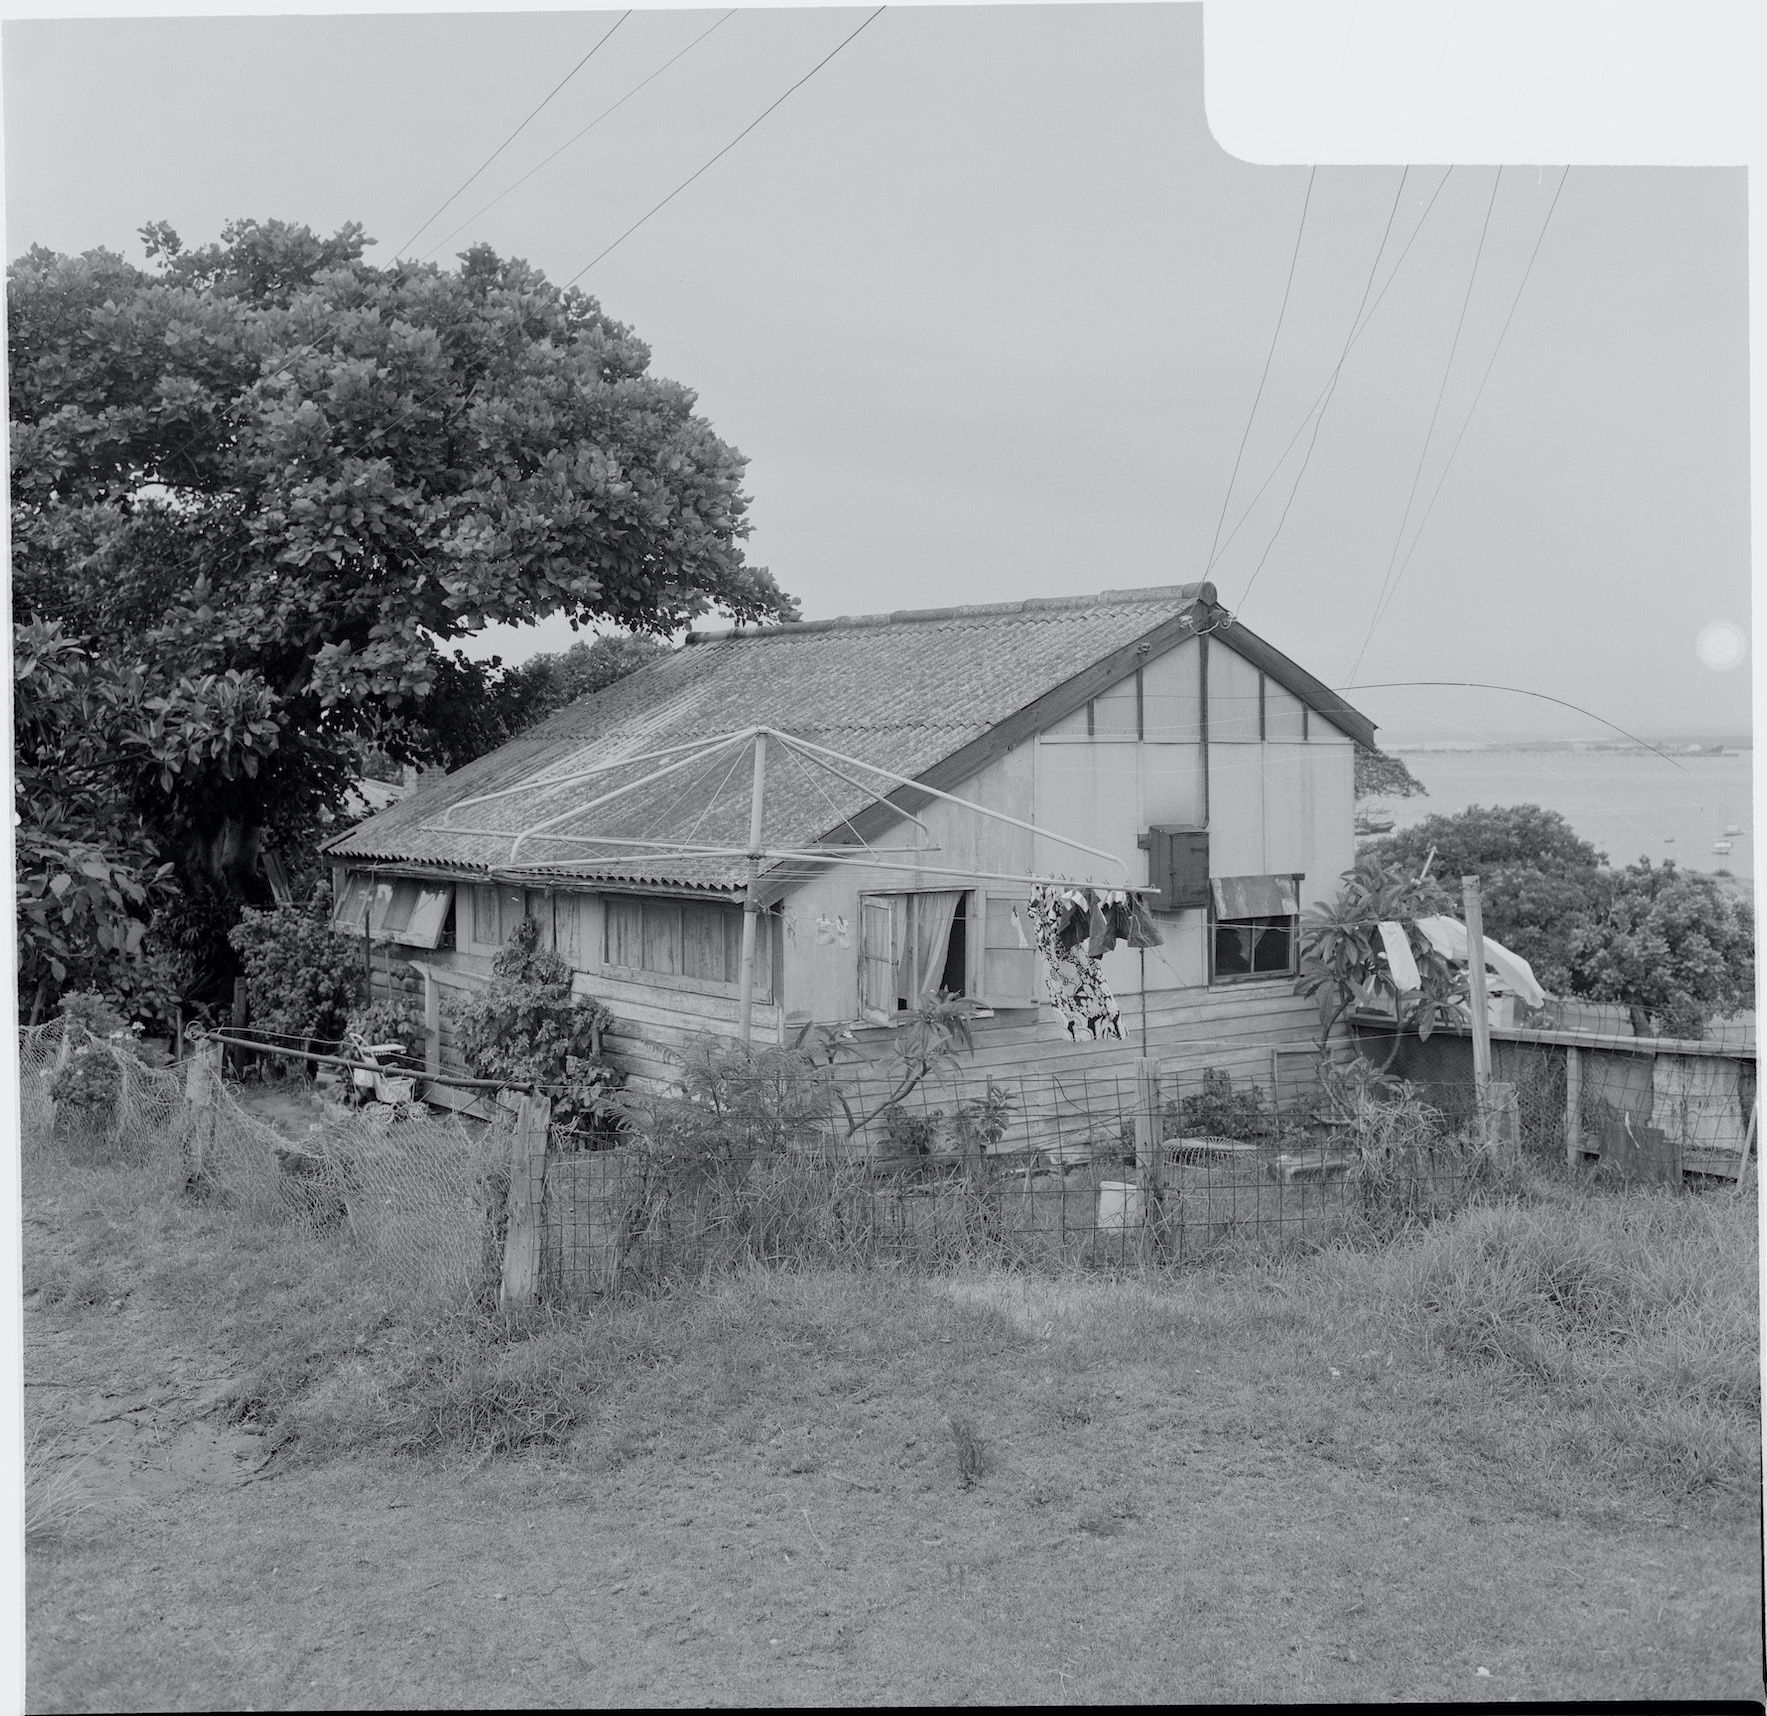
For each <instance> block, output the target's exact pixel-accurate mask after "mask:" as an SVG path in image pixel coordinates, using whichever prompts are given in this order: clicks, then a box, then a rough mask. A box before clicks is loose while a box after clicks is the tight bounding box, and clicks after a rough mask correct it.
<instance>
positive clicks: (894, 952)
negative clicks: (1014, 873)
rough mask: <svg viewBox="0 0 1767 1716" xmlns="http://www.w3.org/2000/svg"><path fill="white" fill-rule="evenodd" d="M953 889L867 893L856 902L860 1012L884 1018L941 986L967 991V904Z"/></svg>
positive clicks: (960, 992) (906, 1008)
mask: <svg viewBox="0 0 1767 1716" xmlns="http://www.w3.org/2000/svg"><path fill="white" fill-rule="evenodd" d="M971 900H972V896H971V895H969V894H966V893H963V892H960V891H957V890H954V889H940V890H938V891H936V892H932V893H921V894H866V895H864V896H862V897H861V899H860V901H859V1012H860V1016H861V1017H863V1018H866V1019H873V1020H878V1021H884V1020H888V1019H892V1018H894V1017H895V1015H896V1014H898V1013H905V1012H908V1011H910V1010H911V1009H912V1008H915V1007H918V1006H919V1005H920V1004H921V1003H922V1002H923V1001H930V1000H931V999H932V998H933V996H935V995H937V994H938V992H939V991H940V990H941V989H943V990H946V991H948V992H949V993H951V994H953V995H967V994H969V993H971V985H970V972H969V922H970V918H969V908H970V904H971Z"/></svg>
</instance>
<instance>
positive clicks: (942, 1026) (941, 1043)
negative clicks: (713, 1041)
mask: <svg viewBox="0 0 1767 1716" xmlns="http://www.w3.org/2000/svg"><path fill="white" fill-rule="evenodd" d="M974 1014H975V1007H974V1005H973V1004H972V1003H971V1002H969V1001H966V1000H964V999H963V998H962V997H961V996H957V995H952V994H950V993H949V992H948V991H946V990H943V989H941V990H940V991H939V993H938V994H937V995H935V996H934V997H933V998H932V1000H930V1001H923V1002H922V1003H921V1004H920V1005H919V1006H918V1007H916V1008H914V1009H913V1011H912V1012H908V1013H904V1014H902V1015H901V1022H900V1023H899V1025H898V1026H897V1028H896V1030H895V1033H894V1035H893V1037H892V1039H891V1042H890V1053H889V1058H888V1059H887V1060H884V1061H882V1062H881V1063H880V1062H875V1061H874V1062H870V1063H869V1066H870V1068H871V1069H872V1070H876V1071H880V1072H882V1073H883V1075H884V1082H885V1085H886V1087H887V1088H886V1094H885V1095H884V1098H883V1100H882V1101H881V1102H874V1103H872V1104H871V1106H870V1107H867V1106H866V1104H865V1102H864V1100H860V1101H859V1102H857V1103H855V1102H854V1101H853V1099H852V1098H851V1096H849V1094H848V1093H847V1092H846V1091H845V1090H844V1089H843V1088H842V1087H841V1084H840V1082H839V1081H838V1080H835V1081H833V1082H832V1083H831V1087H830V1088H831V1090H832V1093H833V1096H834V1100H835V1102H836V1103H837V1104H838V1105H839V1107H840V1110H841V1115H842V1118H843V1121H844V1125H845V1136H846V1137H847V1138H849V1139H852V1138H856V1137H858V1136H859V1134H860V1133H862V1132H863V1131H864V1130H865V1128H866V1127H868V1126H870V1125H871V1124H872V1123H873V1122H874V1121H877V1120H880V1119H881V1118H882V1117H883V1116H884V1115H885V1114H887V1113H889V1111H890V1110H891V1109H899V1108H900V1107H901V1106H902V1104H903V1103H904V1102H906V1101H907V1100H908V1098H909V1097H910V1096H912V1095H913V1094H914V1092H915V1091H917V1090H918V1089H919V1088H920V1087H921V1086H922V1085H923V1084H924V1083H925V1082H926V1081H927V1080H928V1079H929V1078H931V1077H932V1076H933V1074H934V1073H938V1072H944V1071H947V1070H949V1069H951V1068H953V1067H955V1066H956V1065H957V1064H958V1056H959V1055H960V1054H973V1053H974V1052H975V1046H976V1045H975V1035H974V1033H973V1032H972V1031H971V1029H970V1021H971V1019H972V1018H973V1017H974ZM801 1040H802V1041H803V1042H804V1043H805V1045H806V1047H808V1046H810V1045H811V1044H814V1045H816V1052H818V1053H819V1054H820V1055H821V1056H822V1057H823V1058H824V1059H825V1060H826V1062H827V1063H828V1065H829V1066H830V1067H833V1066H834V1065H835V1064H836V1062H837V1060H838V1058H839V1055H840V1052H841V1050H842V1049H843V1048H844V1047H845V1043H844V1042H842V1041H840V1040H837V1039H832V1038H829V1037H827V1036H826V1035H824V1034H823V1033H821V1032H818V1031H817V1030H816V1029H815V1028H814V1027H810V1028H808V1029H807V1030H806V1031H805V1032H804V1033H803V1034H802V1037H801Z"/></svg>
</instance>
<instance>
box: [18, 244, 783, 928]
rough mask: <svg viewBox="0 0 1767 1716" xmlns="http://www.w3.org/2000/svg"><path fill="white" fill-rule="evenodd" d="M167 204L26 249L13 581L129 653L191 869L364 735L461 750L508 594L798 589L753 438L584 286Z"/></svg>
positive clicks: (584, 604)
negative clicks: (670, 369) (754, 508)
mask: <svg viewBox="0 0 1767 1716" xmlns="http://www.w3.org/2000/svg"><path fill="white" fill-rule="evenodd" d="M142 236H143V238H144V239H145V240H146V243H147V252H148V256H149V259H150V266H149V267H147V268H141V267H137V266H136V265H134V264H133V263H130V262H128V261H126V260H125V259H124V258H122V257H121V256H119V255H116V254H114V253H111V252H108V251H102V250H99V251H91V252H88V253H86V254H85V255H83V256H77V257H72V256H62V255H56V254H54V253H52V252H50V251H47V250H44V249H42V248H33V249H32V250H31V251H29V252H28V253H27V254H26V255H25V256H23V257H22V258H21V259H19V260H18V261H17V262H16V263H14V264H13V265H12V267H11V269H10V270H9V274H8V312H9V325H8V342H9V343H8V355H9V359H10V363H9V383H10V406H11V418H12V474H13V486H12V545H13V579H14V583H13V604H14V616H15V619H16V620H18V621H19V622H21V623H22V624H24V625H26V626H32V625H37V626H43V627H49V626H55V627H59V635H60V636H61V637H62V638H64V639H65V640H68V641H69V642H70V643H71V644H74V645H76V646H77V647H79V648H81V649H83V650H84V651H85V652H86V655H87V657H88V659H90V660H91V661H93V662H96V663H100V664H103V666H104V669H105V670H106V672H109V673H112V674H115V675H116V676H118V677H119V679H122V680H126V681H127V682H128V693H127V695H126V696H125V697H123V698H122V699H121V701H120V703H119V705H118V710H119V722H120V725H119V730H118V731H117V732H116V733H115V734H114V735H113V738H114V742H112V743H108V744H107V746H106V747H105V752H106V758H107V760H108V761H109V762H110V763H111V764H112V765H113V768H114V792H115V794H116V796H118V797H120V798H121V799H122V800H124V801H126V802H127V804H128V806H129V808H130V810H131V811H132V812H133V813H134V814H135V815H137V816H138V817H139V818H140V819H141V821H142V825H143V827H144V828H145V829H146V830H147V831H148V832H149V834H150V835H151V838H152V840H153V841H154V843H155V845H156V848H157V850H158V851H159V853H161V854H162V855H163V856H165V857H167V858H171V859H174V860H175V861H176V863H177V865H178V867H179V872H180V878H181V880H182V881H183V883H184V884H185V886H186V889H187V891H191V892H195V893H203V892H205V891H206V892H207V893H208V894H211V895H219V896H220V897H221V898H222V899H223V901H231V902H233V903H234V904H235V905H236V904H237V902H238V900H239V899H240V898H242V897H247V896H249V895H250V894H251V893H252V892H253V882H252V877H253V874H254V872H255V869H256V861H257V855H258V851H259V848H260V846H261V844H262V842H263V841H264V839H265V838H266V836H270V837H276V838H280V839H282V840H284V841H294V840H299V839H301V838H303V837H305V836H306V835H307V833H308V832H309V831H310V830H311V828H312V826H313V824H314V821H315V819H316V818H317V817H319V816H320V815H321V813H322V812H323V811H324V810H326V809H327V808H328V807H331V806H335V805H336V804H337V803H339V802H340V800H341V798H342V795H343V792H344V790H345V788H346V786H347V782H348V777H349V774H350V771H351V766H352V762H353V759H354V757H355V755H356V753H357V750H358V749H359V747H360V745H361V744H363V743H373V744H377V745H379V746H380V747H382V748H383V749H385V750H386V751H387V752H388V753H389V754H391V755H392V756H394V757H395V758H397V759H399V760H413V761H417V760H429V759H435V760H449V757H450V753H451V751H454V750H456V749H458V742H459V738H460V734H461V732H462V730H463V729H464V730H469V731H470V730H471V729H472V727H473V721H474V719H475V707H476V706H477V705H479V704H482V702H483V700H484V698H485V696H486V695H487V694H488V693H489V691H490V690H491V689H492V687H493V683H494V677H495V676H494V672H493V671H492V670H488V669H486V668H483V667H479V666H475V665H474V664H472V663H469V662H467V661H466V660H465V658H464V657H463V656H461V655H460V654H459V653H458V651H457V649H456V648H455V646H456V645H457V644H458V642H459V641H460V640H461V639H463V638H464V637H466V636H467V635H468V634H470V633H472V632H474V631H476V630H477V629H479V628H480V627H482V626H484V625H486V624H489V623H492V622H497V621H513V622H528V621H535V620H539V619H542V618H544V617H545V616H547V615H549V614H553V613H557V612H561V611H562V612H564V613H566V614H568V615H570V616H571V617H572V618H573V619H575V620H578V621H592V620H611V621H614V622H616V623H618V624H619V625H622V626H624V627H627V628H629V629H631V630H633V631H637V632H641V633H653V634H660V633H667V632H669V631H671V630H673V629H675V628H676V627H677V626H679V625H681V624H682V623H684V622H685V621H687V620H688V619H690V618H692V617H693V616H694V615H696V614H698V613H700V612H703V611H704V610H705V609H707V608H708V607H718V608H722V609H724V610H725V611H727V612H728V613H730V614H731V615H733V616H735V617H736V618H738V619H742V620H749V619H760V618H765V617H779V616H782V615H788V614H789V613H791V612H792V611H793V604H792V603H791V601H790V599H789V598H788V597H786V596H784V595H782V594H781V592H780V591H779V590H778V588H777V587H776V586H775V585H774V583H773V581H772V579H771V578H770V577H769V576H768V574H767V573H766V572H765V571H763V570H760V569H758V568H756V567H753V566H750V565H749V564H748V563H747V562H746V561H745V559H744V556H743V549H742V544H743V540H744V538H745V537H746V535H747V533H748V529H749V526H748V520H747V509H748V499H747V496H746V495H745V494H744V492H743V489H742V475H743V469H744V460H743V458H742V456H741V455H740V454H739V453H737V452H736V451H735V449H733V448H732V447H730V446H728V445H727V444H726V443H724V442H723V441H722V440H720V439H719V438H718V436H717V435H716V434H715V433H714V432H713V431H712V428H711V426H710V425H709V424H708V423H707V422H706V421H705V419H704V418H702V417H700V416H699V415H697V414H696V412H695V410H694V405H695V398H694V395H693V393H692V392H691V391H690V390H689V389H687V388H685V387H683V386H681V385H680V384H678V383H676V382H672V381H668V380H665V379H663V378H661V377H658V376H655V375H652V374H651V373H650V352H649V349H648V348H647V347H646V346H645V345H644V343H643V342H642V341H641V340H640V339H638V338H637V336H636V335H635V334H634V333H633V332H632V331H631V329H629V328H627V327H625V326H623V325H622V324H621V323H619V322H617V321H615V320H613V319H612V318H611V317H609V316H608V315H606V314H605V313H604V312H603V310H602V309H601V307H600V305H599V304H598V303H597V302H596V301H595V300H594V299H593V298H590V297H587V296H585V295H584V294H582V293H580V292H577V291H574V290H566V291H560V290H559V289H558V288H556V287H555V286H553V285H551V284H550V283H549V282H548V281H547V280H546V279H545V278H544V277H543V276H542V275H541V274H539V273H538V272H537V271H535V270H534V269H532V268H530V267H529V266H528V265H527V264H526V263H523V262H520V261H515V260H505V259H501V258H499V257H497V256H496V255H494V254H493V253H492V252H491V251H490V250H488V249H486V248H484V247H480V248H477V249H474V250H472V251H470V252H468V253H466V255H465V256H464V257H463V258H462V260H461V264H460V266H459V267H458V269H455V270H443V269H440V268H437V267H435V266H433V265H418V264H411V263H394V264H392V265H391V266H387V267H376V266H372V265H371V264H370V263H369V262H368V261H367V260H366V258H365V250H366V246H367V243H368V241H367V240H366V239H365V238H364V237H363V234H362V231H361V229H360V228H359V227H357V226H355V225H349V226H345V227H344V228H342V229H341V230H340V231H338V232H337V233H335V234H333V235H332V236H331V237H329V238H323V237H320V236H318V235H317V234H315V233H313V232H311V231H310V230H308V229H307V228H305V227H301V226H291V225H285V224H283V223H281V222H277V221H266V222H257V221H241V222H236V223H234V224H232V225H230V226H228V227H227V228H226V229H225V230H224V231H223V234H222V237H221V240H220V242H219V243H216V244H211V245H208V246H206V247H204V248H201V249H196V250H186V249H185V248H184V246H183V245H182V244H181V243H180V241H179V239H178V237H177V235H176V234H175V233H173V232H172V231H171V230H170V229H169V228H168V227H166V226H165V225H164V224H160V225H156V226H152V227H148V228H145V229H143V235H142ZM20 813H21V815H25V814H27V810H26V807H25V806H23V805H22V804H21V812H20Z"/></svg>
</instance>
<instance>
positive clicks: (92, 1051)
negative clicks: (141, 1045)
mask: <svg viewBox="0 0 1767 1716" xmlns="http://www.w3.org/2000/svg"><path fill="white" fill-rule="evenodd" d="M60 1009H61V1016H62V1018H63V1019H64V1020H65V1021H66V1025H65V1027H64V1028H65V1030H66V1032H67V1037H66V1042H67V1046H68V1050H69V1052H68V1055H67V1058H66V1059H65V1060H63V1061H62V1062H61V1064H60V1065H59V1066H57V1067H56V1068H55V1070H54V1072H53V1073H52V1074H51V1075H50V1079H49V1095H50V1097H51V1098H52V1099H53V1100H54V1102H55V1106H56V1115H57V1118H58V1119H59V1120H60V1121H61V1122H62V1123H63V1124H64V1125H68V1126H72V1127H75V1128H77V1129H80V1130H89V1131H98V1130H101V1129H102V1128H104V1127H105V1126H106V1125H108V1124H109V1122H110V1117H111V1115H112V1113H113V1112H114V1111H115V1108H116V1102H117V1098H118V1097H119V1096H120V1095H121V1094H122V1089H123V1072H122V1067H121V1065H120V1063H119V1060H118V1056H120V1055H128V1056H130V1057H131V1058H138V1057H137V1056H136V1038H135V1033H134V1032H133V1031H132V1030H131V1029H130V1028H129V1026H128V1025H126V1024H125V1023H124V1022H123V1018H122V1015H121V1014H120V1013H118V1012H117V1011H116V1009H115V1008H114V1007H112V1006H111V1005H110V1003H109V1002H108V1001H107V1000H106V999H105V998H104V997H103V996H102V995H100V994H99V993H98V992H97V991H96V990H90V989H87V990H78V991H76V992H75V993H74V994H72V995H64V996H63V997H62V998H61V1003H60Z"/></svg>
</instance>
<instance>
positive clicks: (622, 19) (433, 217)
mask: <svg viewBox="0 0 1767 1716" xmlns="http://www.w3.org/2000/svg"><path fill="white" fill-rule="evenodd" d="M631 16H632V14H631V12H630V11H625V12H622V13H621V14H620V15H619V17H617V18H616V19H615V20H614V22H613V28H612V29H610V30H609V31H608V32H607V35H605V36H603V37H602V38H601V40H600V41H599V42H597V43H596V44H595V46H594V47H592V48H591V49H590V50H589V51H588V53H586V54H585V55H584V56H583V57H582V58H581V59H580V60H578V61H577V63H576V64H575V65H574V66H572V67H571V69H570V70H569V71H568V72H566V73H565V74H564V76H563V77H561V78H560V79H559V80H558V82H557V83H556V84H554V85H553V87H552V89H551V90H550V91H549V92H548V93H547V95H546V98H545V100H543V101H542V102H541V103H540V105H539V107H536V108H535V109H534V110H533V111H532V112H531V113H530V114H529V115H528V116H527V118H526V119H524V120H523V121H522V122H521V124H520V125H518V126H517V127H516V128H515V129H514V130H513V131H512V132H510V134H509V135H508V136H507V137H505V138H504V139H503V141H502V142H501V143H499V144H498V145H497V147H496V148H495V149H493V150H492V151H491V153H490V154H489V155H487V156H486V157H485V158H484V160H482V161H481V162H480V163H479V164H478V166H476V167H475V168H474V169H473V170H472V171H471V172H470V173H469V174H468V175H467V176H466V181H465V183H464V184H462V185H461V186H460V189H459V190H457V191H455V192H454V193H453V195H452V196H450V197H449V198H448V199H447V201H445V202H444V203H443V204H442V206H441V208H439V209H437V210H436V212H435V213H434V214H433V215H431V216H430V217H429V219H428V220H426V221H425V222H424V223H423V226H420V227H419V228H418V229H417V231H416V232H414V233H412V235H411V236H410V237H409V238H408V239H406V240H405V242H404V243H403V244H402V245H400V246H399V250H400V252H401V253H403V252H405V251H408V250H409V249H410V248H411V247H412V245H414V244H415V243H416V242H417V240H418V238H419V237H420V235H421V234H422V233H423V231H424V229H425V228H426V227H430V226H433V225H434V224H435V223H436V221H437V220H439V219H440V218H441V215H442V212H443V210H445V209H446V208H447V207H448V204H449V203H451V202H453V201H454V198H455V197H458V196H459V195H461V193H462V192H464V191H465V190H466V188H467V186H468V185H470V184H471V183H472V182H473V180H474V179H476V178H477V177H478V176H479V174H480V173H482V172H484V170H485V169H486V168H487V167H488V166H490V164H491V163H492V162H493V161H495V160H496V159H497V157H498V156H499V155H501V154H502V153H503V151H504V150H505V149H507V148H508V147H509V146H510V144H511V143H513V142H514V141H515V140H516V138H518V137H519V136H521V134H522V133H523V132H524V131H525V130H527V128H528V126H529V125H530V124H532V123H533V121H534V120H535V119H536V118H538V117H539V114H540V110H541V108H543V107H545V105H546V103H547V102H549V101H551V99H552V97H553V96H555V95H557V94H558V92H559V91H560V90H561V89H563V88H564V86H565V85H566V84H567V83H569V82H570V81H571V79H572V78H574V77H575V76H576V75H577V73H578V72H580V71H581V70H582V69H583V67H584V66H586V65H588V63H589V62H590V61H591V60H592V59H594V58H595V56H596V55H597V54H598V53H600V52H601V50H602V48H603V47H604V46H605V45H606V43H607V39H608V36H611V35H612V34H613V33H614V30H617V29H618V28H619V27H620V26H621V25H622V24H623V23H625V21H626V20H627V19H628V18H630V17H631Z"/></svg>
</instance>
